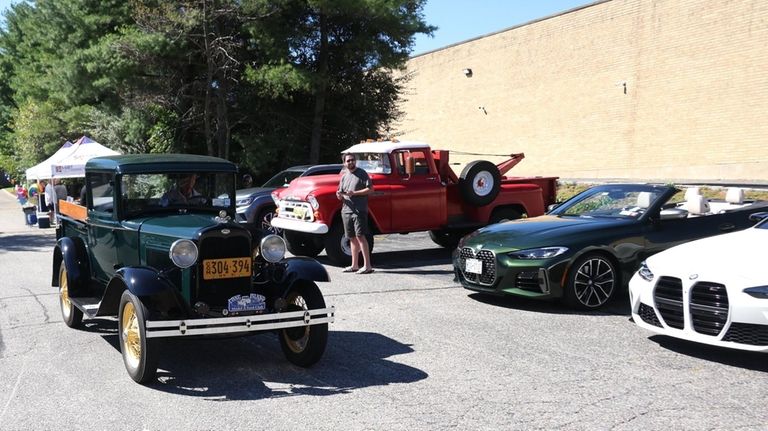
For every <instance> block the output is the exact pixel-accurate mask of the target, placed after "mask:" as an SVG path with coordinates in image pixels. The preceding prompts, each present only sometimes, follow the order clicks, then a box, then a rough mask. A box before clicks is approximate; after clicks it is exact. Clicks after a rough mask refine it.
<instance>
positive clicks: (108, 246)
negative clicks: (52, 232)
mask: <svg viewBox="0 0 768 431" xmlns="http://www.w3.org/2000/svg"><path fill="white" fill-rule="evenodd" d="M86 181H88V182H89V183H90V186H91V195H90V196H89V198H88V247H89V248H90V253H88V254H89V255H90V258H91V262H90V263H91V272H92V273H93V275H94V277H95V278H96V279H97V280H99V281H101V282H103V283H104V282H106V281H108V280H109V279H110V278H112V276H113V275H114V274H115V268H114V265H115V263H116V261H117V247H116V246H115V232H116V229H118V228H119V224H118V222H117V220H116V217H115V211H116V208H115V196H114V194H115V193H114V188H115V187H114V175H113V174H112V173H93V174H90V173H89V174H88V176H87V178H86Z"/></svg>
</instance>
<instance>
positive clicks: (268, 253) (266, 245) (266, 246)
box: [259, 235, 285, 263]
mask: <svg viewBox="0 0 768 431" xmlns="http://www.w3.org/2000/svg"><path fill="white" fill-rule="evenodd" d="M259 250H260V251H261V255H262V256H263V257H264V260H266V261H267V262H270V263H275V262H280V261H281V260H283V258H284V257H285V240H284V239H283V238H282V237H279V236H277V235H267V236H265V237H264V238H262V239H261V243H260V244H259Z"/></svg>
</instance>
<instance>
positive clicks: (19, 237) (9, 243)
mask: <svg viewBox="0 0 768 431" xmlns="http://www.w3.org/2000/svg"><path fill="white" fill-rule="evenodd" d="M54 244H56V237H55V236H53V235H40V234H39V233H31V232H30V233H28V234H27V233H13V234H3V235H0V253H8V252H14V251H41V250H52V247H53V246H54Z"/></svg>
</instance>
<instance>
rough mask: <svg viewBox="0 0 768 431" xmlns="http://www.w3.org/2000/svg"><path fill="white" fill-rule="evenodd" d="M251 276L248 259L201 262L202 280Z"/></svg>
mask: <svg viewBox="0 0 768 431" xmlns="http://www.w3.org/2000/svg"><path fill="white" fill-rule="evenodd" d="M250 276H251V258H250V257H230V258H227V259H205V260H203V279H204V280H217V279H220V278H237V277H250Z"/></svg>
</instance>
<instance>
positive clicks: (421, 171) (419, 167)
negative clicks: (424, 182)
mask: <svg viewBox="0 0 768 431" xmlns="http://www.w3.org/2000/svg"><path fill="white" fill-rule="evenodd" d="M411 157H412V158H413V162H414V167H415V168H416V169H415V171H414V175H420V176H426V175H429V164H428V163H427V156H426V155H424V151H421V150H419V151H411Z"/></svg>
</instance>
